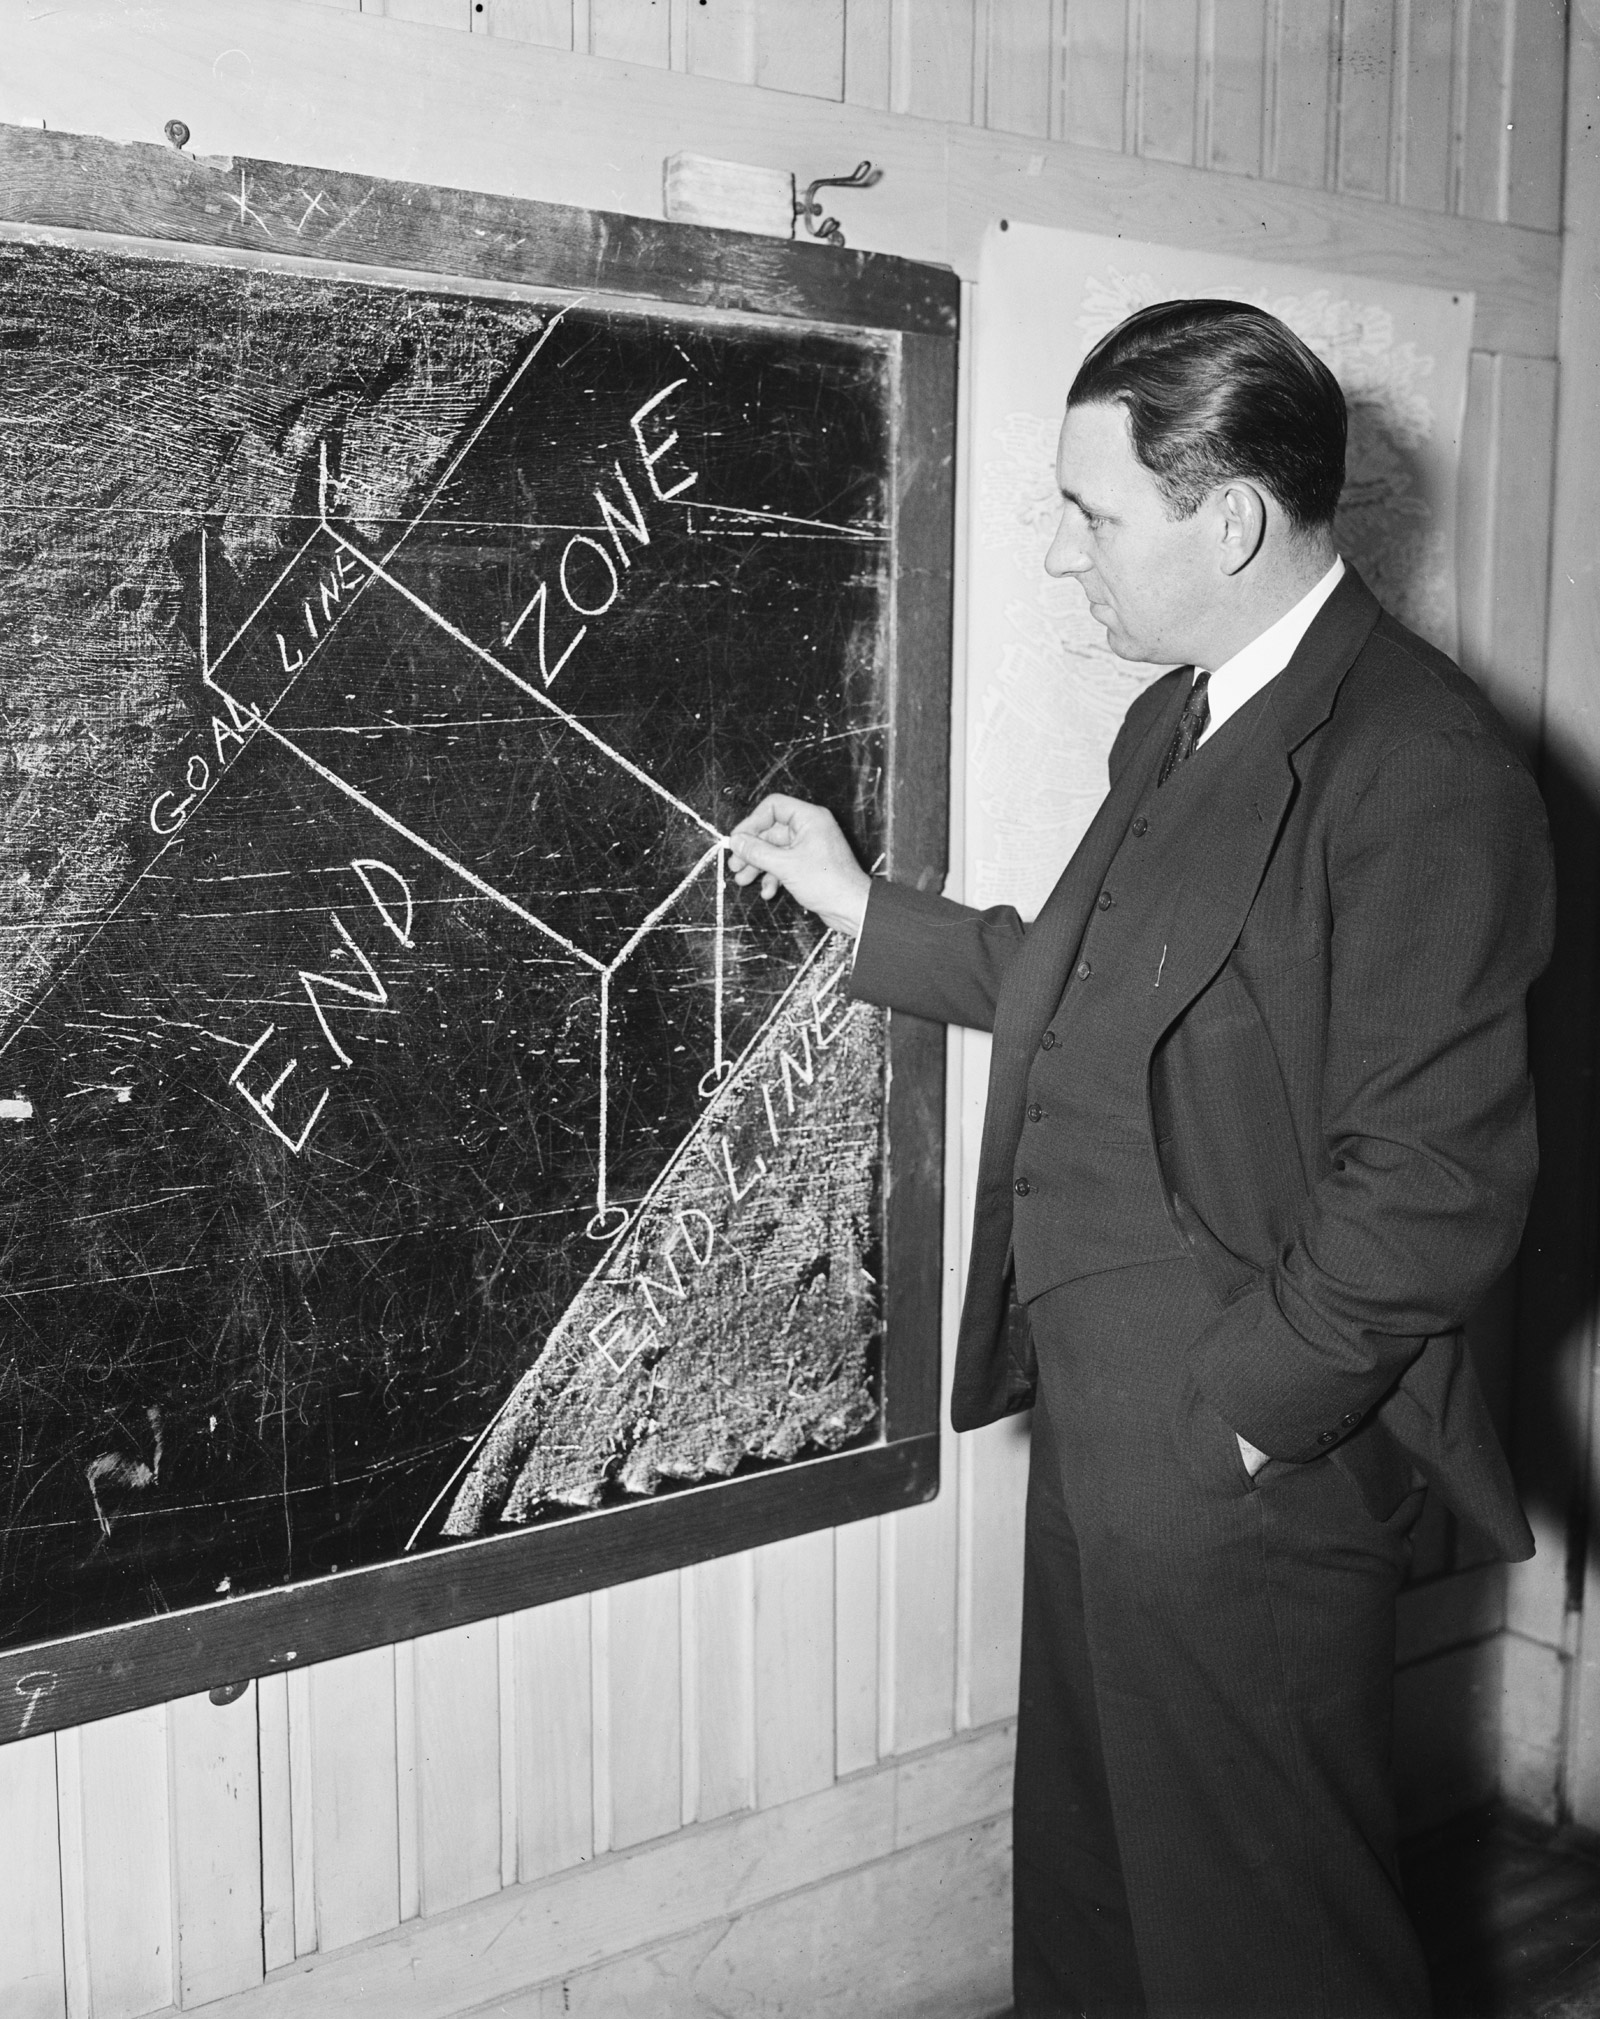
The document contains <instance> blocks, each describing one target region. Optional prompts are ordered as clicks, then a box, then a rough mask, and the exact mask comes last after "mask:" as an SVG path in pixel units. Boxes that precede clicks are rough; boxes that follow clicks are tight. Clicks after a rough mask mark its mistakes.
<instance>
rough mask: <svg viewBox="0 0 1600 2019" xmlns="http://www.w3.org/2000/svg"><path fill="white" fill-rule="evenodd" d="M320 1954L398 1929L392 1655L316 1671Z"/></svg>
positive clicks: (374, 1651)
mask: <svg viewBox="0 0 1600 2019" xmlns="http://www.w3.org/2000/svg"><path fill="white" fill-rule="evenodd" d="M310 1697H311V1768H312V1788H311V1801H312V1829H313V1832H314V1835H315V1839H316V1847H315V1858H316V1902H317V1946H318V1948H319V1949H323V1950H327V1949H338V1948H342V1947H343V1946H344V1945H345V1944H346V1943H347V1942H360V1941H363V1940H365V1938H366V1937H367V1936H369V1935H378V1934H382V1933H383V1931H384V1930H385V1929H386V1928H394V1927H398V1926H399V1922H400V1819H399V1806H398V1796H397V1792H396V1787H397V1761H396V1753H395V1723H394V1649H393V1648H392V1647H377V1648H367V1649H365V1650H363V1652H362V1653H360V1654H350V1655H341V1656H340V1657H339V1659H338V1660H337V1661H326V1662H321V1663H319V1664H318V1666H317V1667H316V1668H314V1669H313V1670H312V1671H311V1690H310Z"/></svg>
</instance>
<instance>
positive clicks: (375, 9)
mask: <svg viewBox="0 0 1600 2019" xmlns="http://www.w3.org/2000/svg"><path fill="white" fill-rule="evenodd" d="M473 4H474V0H361V11H362V13H363V14H380V15H383V16H385V17H386V18H387V19H388V20H390V21H415V22H419V23H421V24H422V26H424V27H426V28H459V29H460V30H461V32H462V34H463V35H465V34H467V33H469V32H470V31H471V28H472V18H473V17H472V9H473Z"/></svg>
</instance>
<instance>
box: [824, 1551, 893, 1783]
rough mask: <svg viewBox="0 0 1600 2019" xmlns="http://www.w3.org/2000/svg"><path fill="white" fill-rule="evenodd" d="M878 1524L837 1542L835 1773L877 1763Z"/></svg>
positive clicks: (834, 1625) (834, 1558) (835, 1589)
mask: <svg viewBox="0 0 1600 2019" xmlns="http://www.w3.org/2000/svg"><path fill="white" fill-rule="evenodd" d="M881 1553H882V1539H881V1535H880V1524H879V1522H878V1521H876V1520H873V1521H857V1522H854V1523H852V1524H851V1526H850V1527H849V1528H839V1529H835V1530H834V1538H833V1650H834V1653H833V1659H834V1680H833V1742H834V1771H835V1772H836V1773H840V1774H853V1773H857V1772H859V1771H860V1769H862V1768H863V1767H870V1766H875V1765H876V1764H877V1759H878V1710H879V1695H880V1687H881V1686H880V1681H879V1673H878V1637H879V1636H878V1562H879V1557H880V1555H881Z"/></svg>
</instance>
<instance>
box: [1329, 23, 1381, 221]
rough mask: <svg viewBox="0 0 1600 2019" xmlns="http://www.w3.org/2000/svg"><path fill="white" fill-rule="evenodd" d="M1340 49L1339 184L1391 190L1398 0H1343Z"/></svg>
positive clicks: (1358, 192) (1358, 191)
mask: <svg viewBox="0 0 1600 2019" xmlns="http://www.w3.org/2000/svg"><path fill="white" fill-rule="evenodd" d="M1342 25H1343V35H1342V38H1341V43H1340V49H1339V87H1338V89H1339V96H1338V107H1337V113H1336V123H1337V130H1338V146H1337V150H1336V159H1337V170H1336V186H1337V187H1338V188H1340V189H1344V190H1348V191H1349V192H1350V193H1351V194H1352V195H1354V196H1379V197H1385V196H1387V195H1388V194H1389V109H1390V99H1391V97H1392V94H1393V89H1394V26H1395V24H1394V0H1345V4H1344V21H1343V24H1342Z"/></svg>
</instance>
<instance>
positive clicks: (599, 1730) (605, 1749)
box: [589, 1591, 612, 1858]
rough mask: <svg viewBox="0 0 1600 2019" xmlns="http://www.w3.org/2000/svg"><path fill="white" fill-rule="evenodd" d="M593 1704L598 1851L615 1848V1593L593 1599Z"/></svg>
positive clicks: (593, 1792)
mask: <svg viewBox="0 0 1600 2019" xmlns="http://www.w3.org/2000/svg"><path fill="white" fill-rule="evenodd" d="M589 1704H590V1716H591V1719H592V1727H591V1728H592V1732H593V1737H592V1739H591V1741H590V1746H589V1770H590V1789H591V1792H590V1813H591V1814H592V1815H593V1817H594V1852H595V1856H596V1857H597V1858H598V1857H599V1856H600V1855H601V1853H602V1852H604V1851H609V1850H610V1849H611V1844H612V1837H611V1594H610V1592H609V1591H597V1592H594V1593H592V1594H591V1595H590V1599H589Z"/></svg>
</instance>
